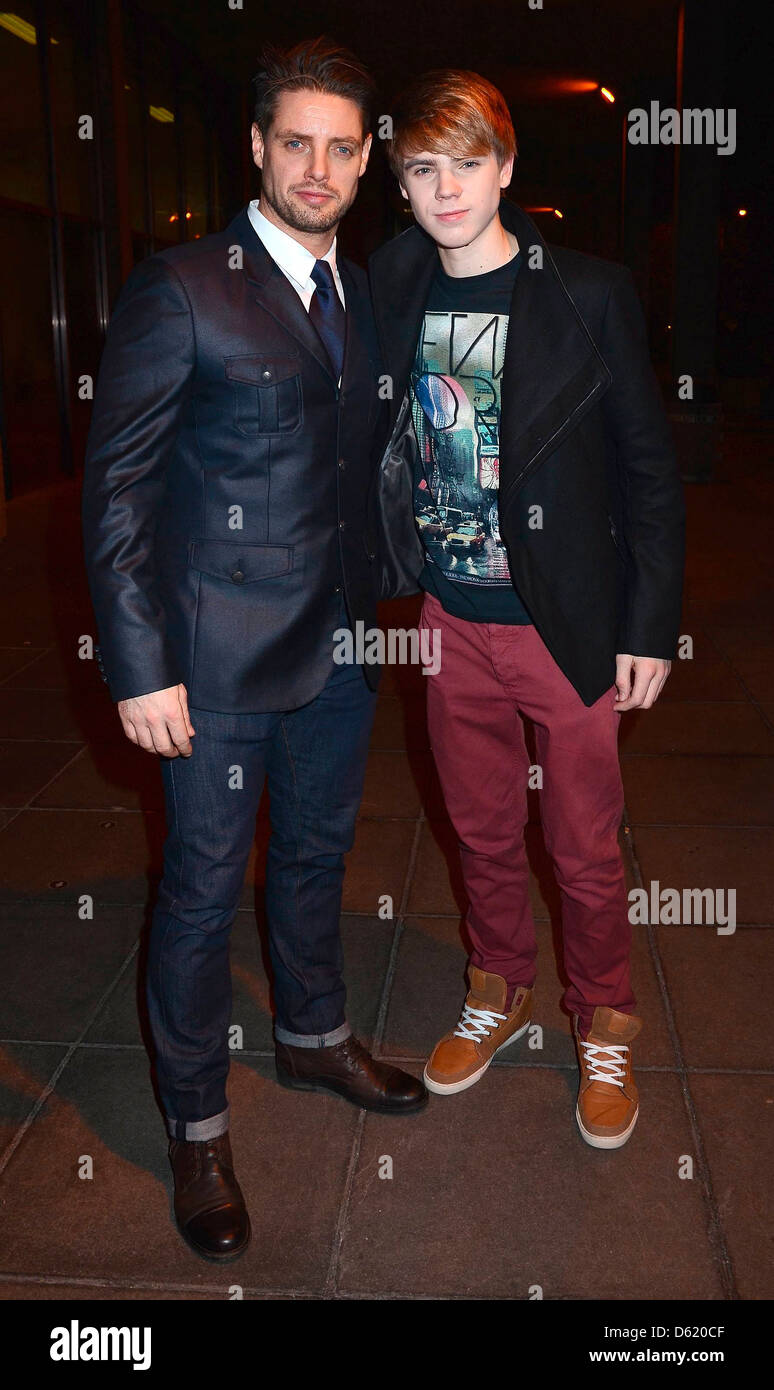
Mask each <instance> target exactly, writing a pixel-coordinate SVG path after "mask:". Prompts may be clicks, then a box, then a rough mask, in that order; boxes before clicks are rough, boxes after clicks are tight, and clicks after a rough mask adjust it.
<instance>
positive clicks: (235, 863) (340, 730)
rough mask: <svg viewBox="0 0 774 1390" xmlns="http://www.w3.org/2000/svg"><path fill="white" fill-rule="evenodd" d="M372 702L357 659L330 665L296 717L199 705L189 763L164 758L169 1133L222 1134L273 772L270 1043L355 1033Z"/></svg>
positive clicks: (158, 1022)
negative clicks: (247, 883) (235, 934)
mask: <svg viewBox="0 0 774 1390" xmlns="http://www.w3.org/2000/svg"><path fill="white" fill-rule="evenodd" d="M375 701H376V697H375V695H374V694H373V693H372V692H371V691H370V690H369V688H368V686H367V685H366V682H365V680H364V677H363V674H362V671H361V669H360V667H359V666H357V665H355V666H333V665H332V672H331V676H330V678H329V680H328V682H327V684H326V685H325V687H324V688H323V690H321V692H320V694H319V695H318V696H316V698H315V699H314V700H312V701H311V703H310V704H308V705H304V706H303V708H301V709H297V710H292V711H290V712H289V713H282V712H278V713H272V714H217V713H214V712H213V711H211V710H201V709H192V710H191V722H192V723H193V726H194V728H195V730H196V737H195V738H194V739H193V740H192V743H193V753H192V755H191V757H190V758H182V757H179V758H163V759H161V768H162V776H163V779H164V796H165V803H166V811H167V839H166V842H165V845H164V873H163V878H162V882H161V887H160V890H159V895H158V899H157V902H156V906H155V910H154V914H153V921H152V926H151V935H150V949H149V959H148V980H147V997H148V1008H149V1013H150V1024H151V1029H152V1033H153V1039H154V1043H155V1046H156V1069H157V1076H158V1083H159V1090H160V1094H161V1099H162V1102H163V1105H164V1109H165V1112H166V1118H167V1126H168V1129H169V1132H170V1134H171V1136H172V1137H173V1138H177V1139H212V1138H215V1137H216V1136H217V1135H218V1134H222V1133H223V1132H224V1131H225V1130H226V1129H227V1128H228V1121H229V1113H228V1104H227V1101H226V1078H227V1075H228V1066H229V1049H228V1028H229V1023H230V1020H231V971H230V967H229V949H228V948H229V935H230V930H231V925H232V922H233V920H234V917H235V915H236V911H237V907H238V904H239V898H240V895H241V891H242V886H243V884H244V879H245V871H246V867H247V860H248V857H249V854H250V849H251V847H252V843H253V839H254V836H255V822H256V815H257V811H258V804H259V802H260V799H261V794H262V791H263V787H264V782H265V780H266V779H267V778H268V783H269V796H270V812H271V839H270V843H269V852H268V857H267V863H266V918H267V924H268V929H269V949H270V955H271V963H272V969H273V975H274V997H275V1004H276V1019H275V1036H276V1037H277V1038H278V1039H279V1040H280V1041H283V1042H290V1043H296V1044H297V1045H299V1046H306V1047H324V1046H326V1045H331V1044H333V1043H336V1042H340V1041H343V1039H344V1038H346V1037H347V1036H348V1035H349V1032H350V1029H349V1025H348V1023H347V1021H346V1016H345V1010H344V1004H345V997H346V991H345V987H344V981H343V979H342V950H341V938H340V934H339V915H340V910H341V890H342V883H343V878H344V864H343V856H344V854H345V853H346V851H347V850H349V849H351V848H352V843H353V840H354V833H355V819H356V816H357V811H358V807H359V805H360V798H361V796H362V791H363V778H364V775H365V764H366V756H367V752H368V741H369V738H370V734H371V725H372V722H373V715H374V705H375Z"/></svg>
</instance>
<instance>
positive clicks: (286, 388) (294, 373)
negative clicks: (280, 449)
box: [226, 353, 303, 435]
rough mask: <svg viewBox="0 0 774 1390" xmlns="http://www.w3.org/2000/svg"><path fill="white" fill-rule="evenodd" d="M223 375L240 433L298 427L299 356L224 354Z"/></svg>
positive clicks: (279, 431) (285, 430)
mask: <svg viewBox="0 0 774 1390" xmlns="http://www.w3.org/2000/svg"><path fill="white" fill-rule="evenodd" d="M226 377H227V379H228V381H229V382H230V383H231V391H232V395H233V410H234V424H235V426H236V428H237V429H238V430H239V432H240V434H246V435H255V434H260V435H265V434H292V433H293V431H294V430H298V429H300V428H301V424H302V418H303V410H302V395H301V359H300V357H298V356H295V355H293V354H292V353H287V354H284V355H282V356H271V357H269V356H261V357H227V358H226Z"/></svg>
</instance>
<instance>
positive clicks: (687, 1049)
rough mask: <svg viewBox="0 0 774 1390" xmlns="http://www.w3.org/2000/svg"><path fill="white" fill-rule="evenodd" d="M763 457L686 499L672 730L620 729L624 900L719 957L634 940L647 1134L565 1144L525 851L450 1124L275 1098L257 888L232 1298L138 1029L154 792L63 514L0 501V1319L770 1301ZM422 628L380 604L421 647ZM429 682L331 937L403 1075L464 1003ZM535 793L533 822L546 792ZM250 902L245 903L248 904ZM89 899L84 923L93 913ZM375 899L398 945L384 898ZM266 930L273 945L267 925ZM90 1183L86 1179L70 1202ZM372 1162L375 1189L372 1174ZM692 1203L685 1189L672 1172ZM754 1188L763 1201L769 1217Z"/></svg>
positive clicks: (769, 740) (354, 998) (538, 874)
mask: <svg viewBox="0 0 774 1390" xmlns="http://www.w3.org/2000/svg"><path fill="white" fill-rule="evenodd" d="M773 437H774V435H773V434H772V431H771V430H768V431H761V432H759V433H757V434H750V433H745V432H742V431H735V430H732V429H729V430H728V432H727V435H726V448H725V460H724V463H723V466H722V469H721V470H720V472H719V476H718V477H717V479H716V480H715V481H714V482H713V483H712V484H710V485H709V486H707V487H691V486H689V487H687V489H686V495H687V498H688V507H689V547H690V561H689V571H688V585H687V595H686V603H685V612H684V618H683V626H682V631H683V632H684V633H686V634H690V635H691V636H692V638H693V641H694V655H693V659H692V660H690V661H688V660H686V661H680V662H677V663H675V666H674V669H673V673H672V675H671V677H670V679H669V681H668V683H667V686H666V688H665V691H664V693H663V695H662V698H661V700H660V701H659V703H658V705H657V706H656V707H655V708H654V709H653V710H652V711H650V712H645V713H641V714H639V715H624V716H622V729H621V739H620V747H621V754H622V763H623V769H624V777H625V784H626V799H627V820H626V824H625V826H624V827H622V831H621V840H622V844H623V846H624V852H625V856H626V863H627V870H628V875H629V881H630V886H631V887H634V886H638V885H640V884H641V883H643V884H645V885H646V886H649V885H650V884H651V882H652V881H654V880H657V881H658V883H659V884H660V887H661V889H662V890H663V889H665V888H678V889H682V888H684V887H691V888H694V887H695V888H713V889H715V888H722V889H723V890H725V892H726V894H727V891H728V890H729V889H732V888H733V889H735V890H736V895H737V903H736V914H737V922H738V926H737V930H736V932H735V933H733V934H730V935H719V934H718V933H717V931H716V929H715V928H714V927H712V926H706V925H702V926H685V925H683V926H671V925H656V926H651V927H646V926H641V927H638V928H636V929H635V949H634V982H635V990H636V993H637V996H638V1009H639V1012H640V1013H641V1014H642V1015H643V1017H644V1019H645V1027H644V1029H643V1032H642V1034H641V1036H640V1038H639V1039H638V1040H637V1042H636V1044H635V1063H636V1071H637V1079H638V1082H639V1085H640V1092H641V1115H640V1120H639V1123H638V1126H637V1129H636V1130H635V1133H634V1135H633V1138H632V1140H631V1141H630V1143H629V1144H628V1145H627V1146H626V1148H624V1149H623V1150H620V1151H619V1152H612V1153H605V1152H599V1151H595V1150H592V1149H590V1148H588V1147H587V1146H586V1145H585V1144H584V1143H583V1141H582V1140H581V1138H580V1136H579V1134H578V1132H577V1129H576V1126H575V1121H574V1104H575V1092H576V1087H577V1070H576V1065H575V1056H574V1050H573V1047H572V1044H571V1039H570V1032H569V1022H568V1020H567V1018H566V1017H565V1015H564V1014H563V1013H562V1011H561V1008H560V1006H559V999H560V995H561V989H562V986H561V982H560V980H561V976H560V973H559V970H558V967H557V964H556V959H555V948H556V945H557V934H558V923H559V917H558V895H557V891H556V888H555V885H554V882H553V877H552V873H551V868H550V862H549V861H548V860H547V858H546V855H545V852H544V850H543V848H542V842H541V838H540V827H539V820H538V807H537V802H536V800H533V802H532V821H531V824H530V827H529V840H530V857H531V863H532V866H533V870H534V873H533V883H532V891H533V905H534V911H535V917H536V922H537V930H538V936H539V941H540V962H539V969H540V974H539V979H538V987H537V1013H536V1022H538V1023H539V1024H540V1025H541V1027H542V1029H543V1037H542V1043H543V1046H542V1048H540V1049H538V1048H534V1049H533V1048H531V1047H530V1046H529V1044H528V1041H527V1039H524V1040H523V1041H522V1042H521V1043H520V1044H518V1045H517V1046H516V1048H513V1049H511V1050H509V1051H508V1053H507V1054H506V1056H507V1061H502V1062H498V1063H496V1064H495V1065H494V1066H493V1067H492V1068H491V1070H490V1071H489V1072H488V1073H487V1075H486V1077H485V1078H484V1079H483V1081H482V1082H481V1083H480V1084H479V1085H477V1086H475V1087H473V1088H472V1089H471V1090H469V1091H467V1092H464V1093H462V1094H461V1095H459V1096H457V1097H454V1098H450V1099H448V1100H442V1099H440V1098H438V1097H432V1098H431V1101H430V1105H429V1107H428V1109H427V1110H426V1111H425V1112H424V1113H423V1114H421V1115H419V1116H414V1117H407V1118H405V1119H403V1120H395V1119H393V1118H392V1117H388V1116H378V1115H368V1116H367V1115H366V1114H365V1112H362V1111H358V1110H356V1109H355V1108H353V1107H352V1106H349V1105H348V1104H347V1103H346V1102H344V1101H341V1100H339V1099H337V1098H335V1097H333V1096H330V1097H328V1096H324V1095H317V1094H308V1093H306V1094H302V1093H291V1092H288V1091H285V1090H283V1089H281V1088H280V1087H279V1086H278V1085H277V1083H276V1081H275V1079H274V1074H273V1051H272V1042H271V1014H270V997H269V986H268V983H267V976H266V970H265V960H266V947H265V936H264V937H261V936H260V935H258V934H256V912H257V913H258V917H259V918H260V892H261V886H260V877H261V874H262V859H263V849H264V847H265V844H266V833H267V821H266V807H265V806H264V808H263V810H262V814H261V818H260V823H259V832H258V836H257V840H256V852H255V862H254V863H253V864H251V868H250V872H249V874H248V877H247V882H246V884H245V888H244V894H243V899H242V907H241V910H240V913H239V917H238V921H237V924H236V926H235V929H234V935H233V952H232V965H233V974H234V986H235V999H234V1012H233V1021H234V1022H235V1023H238V1024H239V1025H241V1027H242V1030H243V1043H244V1046H243V1049H242V1050H241V1051H240V1052H237V1053H235V1054H234V1057H233V1065H232V1073H231V1084H230V1096H231V1103H232V1112H233V1119H232V1142H233V1147H234V1154H235V1159H236V1163H237V1171H238V1174H239V1177H240V1180H241V1182H242V1186H243V1189H244V1191H245V1195H246V1198H247V1201H248V1204H249V1207H250V1211H251V1215H252V1221H253V1232H254V1237H253V1242H252V1245H251V1247H250V1249H249V1251H248V1253H247V1255H246V1256H245V1257H244V1258H243V1259H242V1260H241V1261H239V1262H238V1264H235V1265H232V1266H227V1267H226V1268H225V1269H224V1270H222V1271H221V1270H219V1269H218V1268H217V1267H216V1266H211V1265H208V1264H205V1263H204V1262H202V1261H200V1260H198V1259H197V1257H196V1256H195V1255H194V1254H193V1253H192V1252H191V1251H190V1250H188V1248H187V1247H186V1246H185V1245H184V1244H183V1242H182V1241H181V1240H180V1238H179V1237H178V1235H177V1233H176V1231H175V1230H174V1228H173V1226H172V1225H171V1223H170V1219H169V1202H170V1193H171V1173H170V1170H169V1165H168V1161H167V1156H166V1138H165V1134H164V1129H163V1124H162V1121H161V1119H160V1116H159V1113H158V1111H157V1108H156V1104H155V1101H154V1098H153V1093H152V1090H151V1086H150V1082H149V1068H148V1059H147V1055H146V1052H145V1048H144V1046H143V1030H144V1027H145V1025H144V1023H143V1022H142V1020H141V1018H139V1019H138V1009H137V973H138V964H139V963H140V962H141V957H142V951H143V946H142V939H141V933H142V932H143V930H144V929H145V928H146V927H147V923H148V917H149V898H150V895H151V893H152V891H153V886H154V884H155V882H156V880H157V877H158V874H159V867H160V851H161V843H162V836H163V820H162V799H161V785H160V778H159V776H158V769H157V767H156V766H155V765H154V762H153V760H152V759H151V758H150V757H148V755H146V754H143V753H141V752H139V750H137V749H135V748H134V747H132V746H130V745H129V744H128V743H127V742H126V740H124V738H123V735H122V734H121V732H120V726H119V724H118V720H117V716H116V713H115V710H114V708H113V706H112V705H111V703H110V701H109V699H108V697H107V692H106V688H105V687H104V686H103V685H102V682H101V681H100V680H99V678H98V675H97V673H96V671H95V669H94V663H93V662H89V661H80V660H79V659H78V643H79V639H80V638H81V636H82V635H83V634H88V633H91V632H92V631H93V618H92V615H91V610H90V606H89V604H88V600H87V596H86V592H85V584H84V581H83V578H82V571H81V562H80V541H79V530H78V489H77V486H76V485H68V484H65V485H61V486H58V487H57V488H55V489H52V490H51V491H50V492H48V493H46V494H37V495H35V496H33V497H30V498H27V499H24V498H23V499H20V500H18V501H16V502H13V503H12V504H11V505H10V510H9V531H10V534H9V537H8V539H7V540H6V541H5V542H3V543H0V581H1V582H2V588H3V592H4V594H5V596H6V599H5V605H4V608H5V612H4V616H3V618H2V626H1V628H0V644H3V645H2V646H0V758H1V766H2V785H1V787H0V861H1V863H2V872H1V876H0V915H1V917H2V930H0V981H2V986H1V987H0V1230H1V1232H2V1234H0V1298H23V1299H47V1298H56V1297H65V1298H73V1299H79V1298H84V1297H85V1298H102V1299H113V1298H126V1297H135V1298H138V1299H149V1298H150V1299H157V1298H164V1299H190V1298H204V1299H213V1298H214V1299H218V1298H220V1299H226V1298H227V1297H228V1296H229V1295H228V1290H229V1288H230V1287H231V1286H232V1285H233V1284H235V1283H238V1284H241V1285H242V1286H243V1288H244V1295H245V1297H246V1298H320V1297H326V1298H348V1299H350V1298H354V1299H358V1298H368V1299H372V1298H388V1299H389V1298H394V1297H403V1298H406V1297H408V1298H412V1299H424V1298H430V1299H438V1298H444V1299H457V1298H461V1299H471V1298H473V1299H477V1298H481V1299H491V1298H495V1299H507V1298H516V1299H527V1298H529V1297H533V1296H534V1295H535V1286H540V1288H541V1289H542V1291H543V1296H544V1297H545V1298H546V1299H597V1298H605V1299H625V1298H644V1299H686V1298H698V1299H727V1298H733V1297H741V1298H742V1299H764V1298H771V1297H772V1296H774V1260H773V1258H772V1238H771V1224H770V1211H771V1207H772V1191H771V1188H772V1170H771V1159H770V1155H771V1130H772V1121H773V1120H774V1035H773V1034H772V1028H771V1021H770V1020H771V1004H770V1001H771V998H772V985H773V984H774V964H773V963H772V946H774V934H773V933H772V928H773V927H774V902H773V901H772V898H773V897H774V884H773V875H772V863H774V814H773V811H772V768H773V767H774V632H773V631H772V621H771V613H772V595H773V593H774V565H773V564H772V541H771V516H772V512H773V511H774V505H773V504H774V477H773V475H772V468H771V443H772V438H773ZM416 614H417V603H416V601H415V600H411V601H407V602H405V603H401V604H392V605H389V607H387V608H385V610H384V612H383V617H382V621H383V623H384V624H389V625H393V626H399V625H410V624H411V623H413V622H415V621H416ZM423 679H424V678H423V677H422V676H421V674H419V673H418V672H417V671H415V670H412V669H409V668H401V669H394V670H392V671H388V672H387V673H386V678H385V680H384V683H383V690H382V693H381V695H380V698H379V706H378V713H377V721H376V729H375V733H374V738H373V743H372V752H371V756H370V762H369V769H368V777H367V785H366V791H365V796H364V800H363V805H362V808H361V815H360V819H359V824H358V834H357V841H356V845H355V848H354V850H353V852H352V854H351V856H350V859H349V867H348V874H347V882H346V892H345V900H344V918H343V936H344V943H345V949H346V958H347V979H348V984H349V994H350V1001H349V1013H350V1018H351V1021H352V1024H353V1027H354V1028H355V1029H356V1031H358V1033H359V1034H360V1036H362V1037H363V1038H364V1040H366V1041H367V1042H368V1043H369V1044H371V1045H372V1046H373V1047H374V1048H375V1049H376V1050H377V1051H378V1052H379V1053H380V1054H381V1055H383V1056H385V1057H388V1058H390V1059H394V1060H396V1061H399V1062H400V1063H401V1065H404V1066H406V1067H407V1068H408V1069H409V1070H410V1071H412V1072H414V1073H415V1074H419V1073H420V1072H421V1069H422V1066H423V1063H424V1059H425V1057H426V1055H427V1053H428V1051H429V1049H430V1048H431V1047H432V1045H433V1043H434V1042H435V1040H436V1038H437V1036H438V1035H439V1034H440V1032H442V1031H444V1030H445V1029H446V1028H448V1027H449V1026H450V1025H451V1024H452V1023H453V1021H454V1020H455V1018H456V1016H457V1013H458V1011H459V1007H460V1004H461V1000H462V997H463V995H464V990H465V984H464V979H463V971H464V966H465V953H464V949H463V945H462V941H461V937H460V923H461V912H462V909H463V906H464V900H463V896H462V890H461V885H460V877H459V870H458V867H457V863H456V851H455V843H454V837H453V834H452V832H451V829H450V826H449V824H448V822H447V820H446V818H445V815H444V810H443V804H442V801H441V797H440V792H439V789H438V785H437V781H436V779H435V775H434V771H433V767H432V760H431V757H430V753H429V750H428V746H427V737H426V732H425V725H424V713H423ZM533 796H534V794H533ZM256 876H257V878H258V883H257V884H256ZM83 894H88V895H91V897H92V898H93V900H94V915H93V919H92V920H88V919H87V920H83V919H82V918H81V917H80V916H79V910H78V903H79V899H80V898H81V895H83ZM383 895H389V896H390V897H391V898H392V901H393V906H394V916H393V918H392V920H385V919H383V918H381V917H380V916H379V915H378V913H379V900H380V898H381V897H382V896H383ZM261 931H262V928H261ZM86 1156H88V1158H90V1159H91V1162H92V1165H93V1168H92V1176H91V1178H84V1177H82V1176H80V1175H79V1174H80V1172H82V1171H83V1170H84V1165H85V1162H86ZM385 1156H389V1157H390V1158H391V1160H392V1176H391V1177H382V1176H380V1172H381V1171H383V1170H384V1168H385V1163H384V1159H385ZM689 1161H690V1163H692V1166H693V1176H692V1177H686V1176H681V1173H684V1172H685V1170H686V1168H687V1167H688V1166H689ZM767 1188H768V1191H767V1190H766V1189H767Z"/></svg>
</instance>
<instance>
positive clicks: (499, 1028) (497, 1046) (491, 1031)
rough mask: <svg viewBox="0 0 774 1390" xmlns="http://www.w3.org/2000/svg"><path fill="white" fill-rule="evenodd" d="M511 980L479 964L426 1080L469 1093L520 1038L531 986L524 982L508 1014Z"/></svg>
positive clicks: (439, 1090) (438, 1089)
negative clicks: (506, 1007) (528, 986)
mask: <svg viewBox="0 0 774 1390" xmlns="http://www.w3.org/2000/svg"><path fill="white" fill-rule="evenodd" d="M507 996H508V984H507V982H506V980H504V979H503V977H502V975H491V974H489V973H488V971H486V970H479V969H477V968H476V966H473V967H471V971H470V990H469V991H468V996H467V999H466V1000H465V1004H464V1006H463V1010H462V1013H461V1015H460V1020H459V1023H458V1024H457V1026H456V1028H455V1029H454V1030H453V1031H452V1032H449V1033H445V1034H444V1036H443V1037H442V1038H441V1040H440V1042H438V1043H436V1045H435V1047H434V1048H433V1051H432V1052H431V1054H430V1057H429V1059H428V1062H427V1065H426V1067H425V1082H426V1084H427V1086H428V1088H429V1089H430V1090H431V1091H434V1092H435V1093H436V1094H437V1095H439V1096H451V1095H455V1094H456V1092H457V1091H466V1090H467V1089H468V1086H474V1085H475V1083H476V1082H477V1081H479V1080H480V1079H481V1077H482V1076H483V1075H484V1072H485V1071H486V1070H487V1068H488V1066H489V1065H490V1063H491V1061H492V1058H493V1057H494V1055H495V1053H496V1052H500V1051H501V1050H502V1049H503V1048H504V1047H509V1046H510V1044H511V1043H514V1042H516V1039H517V1038H521V1037H523V1036H524V1034H525V1033H526V1031H527V1029H528V1028H529V1024H530V1018H531V1015H532V990H531V989H528V988H527V986H526V985H519V987H518V989H517V990H516V991H515V993H514V996H513V1001H512V1003H511V1007H510V1010H509V1012H508V1013H506V1012H505V1000H506V998H507Z"/></svg>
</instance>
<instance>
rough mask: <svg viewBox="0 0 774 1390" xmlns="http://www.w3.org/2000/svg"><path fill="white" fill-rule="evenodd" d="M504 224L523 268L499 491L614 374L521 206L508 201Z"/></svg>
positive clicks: (558, 438) (505, 384)
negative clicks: (514, 244) (514, 240)
mask: <svg viewBox="0 0 774 1390" xmlns="http://www.w3.org/2000/svg"><path fill="white" fill-rule="evenodd" d="M500 215H501V217H502V221H503V225H504V226H505V227H506V228H507V230H508V231H511V232H513V233H514V234H515V235H516V238H517V240H518V242H519V248H520V250H521V255H522V264H521V268H520V270H519V274H518V276H517V278H516V284H515V286H514V293H513V299H512V300H511V310H510V317H509V320H508V338H507V341H506V346H505V361H504V364H503V380H502V394H501V409H502V416H501V421H500V492H501V494H504V493H506V492H507V491H508V489H509V488H510V487H512V486H513V484H514V483H516V482H520V481H521V480H522V479H523V477H524V476H525V474H526V472H527V471H530V472H531V471H532V469H533V468H535V467H537V466H538V465H539V464H540V463H541V462H542V460H543V458H544V457H545V455H546V453H547V452H549V450H553V449H555V448H556V447H557V446H558V445H559V444H560V443H561V442H562V440H563V438H564V437H565V436H566V435H567V434H568V433H569V431H570V430H572V429H574V428H575V426H576V425H577V424H578V422H579V421H580V420H581V419H582V417H583V416H584V415H585V414H586V411H587V410H589V409H590V408H591V406H592V405H595V404H596V403H597V401H598V400H599V399H600V397H601V396H603V395H604V393H605V391H606V390H607V388H608V386H609V385H610V383H611V381H612V374H611V372H610V370H609V368H608V366H607V364H606V363H605V361H604V360H603V358H602V355H601V353H600V352H599V350H598V348H597V346H596V344H595V343H594V341H593V339H592V337H591V334H590V333H589V330H588V328H587V327H586V324H585V322H584V321H583V319H582V318H581V315H580V313H579V312H578V309H577V308H576V306H575V303H574V302H573V300H572V298H571V296H570V293H569V291H568V289H567V287H566V285H565V283H564V281H563V280H562V278H561V275H560V274H559V271H558V269H557V267H556V263H555V261H554V258H553V256H552V255H551V251H550V249H549V247H548V246H547V245H546V243H545V242H544V240H543V238H542V237H541V235H540V232H539V231H538V229H537V227H536V226H535V223H534V222H533V221H532V218H531V217H528V216H527V214H526V213H525V212H523V211H522V209H521V208H519V207H517V206H516V205H515V204H513V203H509V202H507V201H506V200H503V202H502V204H501V206H500Z"/></svg>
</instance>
